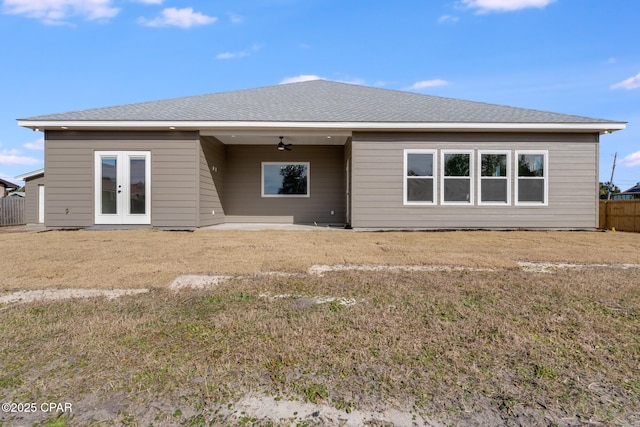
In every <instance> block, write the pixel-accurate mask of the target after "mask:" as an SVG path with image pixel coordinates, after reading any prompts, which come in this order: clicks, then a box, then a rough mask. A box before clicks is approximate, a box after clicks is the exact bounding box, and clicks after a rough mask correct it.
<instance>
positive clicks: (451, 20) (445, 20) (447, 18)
mask: <svg viewBox="0 0 640 427" xmlns="http://www.w3.org/2000/svg"><path fill="white" fill-rule="evenodd" d="M459 20H460V18H458V17H457V16H452V15H442V16H441V17H440V18H438V24H455V23H456V22H458V21H459Z"/></svg>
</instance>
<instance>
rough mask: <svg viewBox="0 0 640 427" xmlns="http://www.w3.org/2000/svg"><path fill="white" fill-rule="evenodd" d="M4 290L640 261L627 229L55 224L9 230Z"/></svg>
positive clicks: (637, 240) (639, 245)
mask: <svg viewBox="0 0 640 427" xmlns="http://www.w3.org/2000/svg"><path fill="white" fill-rule="evenodd" d="M0 253H2V254H6V255H7V259H9V260H16V262H15V263H14V262H10V263H9V264H11V267H10V268H2V269H1V271H0V291H2V290H5V291H7V290H19V289H43V288H66V287H78V288H136V287H151V288H153V287H166V286H167V285H168V284H170V283H171V282H172V281H173V280H174V279H175V278H176V277H177V276H179V275H183V274H229V273H241V274H246V273H257V272H264V271H289V272H306V271H307V269H308V268H309V267H310V266H312V265H314V264H329V265H331V264H381V265H452V266H456V265H461V266H471V267H515V266H516V265H517V262H518V261H557V262H578V263H632V264H640V234H633V233H620V232H616V233H614V232H606V233H604V232H531V231H526V232H524V231H523V232H519V231H511V232H490V231H455V232H427V233H424V232H408V233H394V232H387V233H355V232H352V231H346V230H345V231H343V230H334V231H200V232H195V233H189V232H167V231H157V230H139V231H50V232H45V233H14V234H7V233H4V234H3V233H0Z"/></svg>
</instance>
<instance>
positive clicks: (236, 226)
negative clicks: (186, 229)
mask: <svg viewBox="0 0 640 427" xmlns="http://www.w3.org/2000/svg"><path fill="white" fill-rule="evenodd" d="M207 230H325V231H328V230H344V226H343V225H340V224H318V225H317V226H316V225H313V224H311V225H309V224H254V223H227V224H218V225H211V226H209V227H202V228H198V229H197V230H196V231H207Z"/></svg>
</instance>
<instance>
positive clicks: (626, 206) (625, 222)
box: [599, 200, 640, 233]
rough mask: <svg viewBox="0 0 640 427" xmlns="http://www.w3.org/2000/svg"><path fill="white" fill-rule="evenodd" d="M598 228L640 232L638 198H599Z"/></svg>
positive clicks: (639, 205)
mask: <svg viewBox="0 0 640 427" xmlns="http://www.w3.org/2000/svg"><path fill="white" fill-rule="evenodd" d="M599 222H600V225H599V228H603V229H607V230H611V229H613V228H615V229H616V230H617V231H632V232H634V233H640V200H600V221H599Z"/></svg>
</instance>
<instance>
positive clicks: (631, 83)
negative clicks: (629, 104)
mask: <svg viewBox="0 0 640 427" xmlns="http://www.w3.org/2000/svg"><path fill="white" fill-rule="evenodd" d="M638 88H640V73H638V74H636V75H635V76H633V77H629V78H628V79H626V80H623V81H621V82H620V83H616V84H614V85H611V89H627V90H631V89H638Z"/></svg>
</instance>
